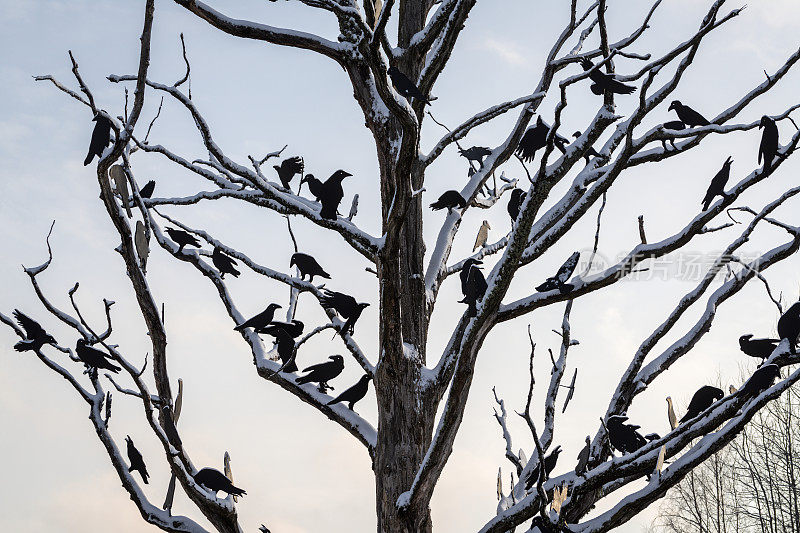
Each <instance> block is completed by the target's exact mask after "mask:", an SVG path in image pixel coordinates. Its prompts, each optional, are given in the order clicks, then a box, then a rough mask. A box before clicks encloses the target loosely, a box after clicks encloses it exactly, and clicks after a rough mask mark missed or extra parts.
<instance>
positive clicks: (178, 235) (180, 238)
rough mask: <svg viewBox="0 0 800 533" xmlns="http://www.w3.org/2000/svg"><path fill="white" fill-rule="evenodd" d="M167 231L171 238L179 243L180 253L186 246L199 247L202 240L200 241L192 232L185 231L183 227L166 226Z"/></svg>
mask: <svg viewBox="0 0 800 533" xmlns="http://www.w3.org/2000/svg"><path fill="white" fill-rule="evenodd" d="M165 231H166V232H167V234H168V235H169V238H170V239H172V240H173V241H175V242H176V243H178V253H180V252H181V251H182V250H183V247H184V246H194V247H197V248H199V247H200V241H198V240H197V239H196V238H195V237H194V236H193V235H192V234H190V233H188V232H186V231H183V230H182V229H173V228H166V229H165Z"/></svg>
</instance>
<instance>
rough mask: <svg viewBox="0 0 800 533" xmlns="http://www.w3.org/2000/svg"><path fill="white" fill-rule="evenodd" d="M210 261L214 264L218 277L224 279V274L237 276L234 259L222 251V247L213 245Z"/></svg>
mask: <svg viewBox="0 0 800 533" xmlns="http://www.w3.org/2000/svg"><path fill="white" fill-rule="evenodd" d="M211 261H212V262H213V263H214V266H215V267H217V269H218V270H219V277H220V278H221V279H225V274H230V275H231V276H233V277H234V278H238V277H239V274H241V272H239V271H238V270H236V264H237V263H236V260H235V259H233V258H232V257H230V256H228V255H226V254H225V253H223V251H222V248H220V247H219V246H215V247H214V253H212V254H211Z"/></svg>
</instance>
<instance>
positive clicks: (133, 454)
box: [125, 435, 150, 485]
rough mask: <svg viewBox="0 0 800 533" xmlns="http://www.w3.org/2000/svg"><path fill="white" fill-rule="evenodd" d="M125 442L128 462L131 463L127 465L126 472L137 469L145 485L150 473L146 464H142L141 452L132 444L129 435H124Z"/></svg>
mask: <svg viewBox="0 0 800 533" xmlns="http://www.w3.org/2000/svg"><path fill="white" fill-rule="evenodd" d="M125 442H126V443H127V444H128V462H129V463H130V464H131V466H129V467H128V472H133V471H134V470H136V471H138V472H139V475H140V476H142V481H144V484H145V485H147V484H148V481H147V478H149V477H150V474H148V473H147V466H145V464H144V458H142V454H141V453H139V450H137V449H136V446H134V445H133V439H131V436H130V435H126V436H125Z"/></svg>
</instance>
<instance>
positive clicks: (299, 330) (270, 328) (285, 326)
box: [256, 320, 305, 339]
mask: <svg viewBox="0 0 800 533" xmlns="http://www.w3.org/2000/svg"><path fill="white" fill-rule="evenodd" d="M304 327H305V325H304V324H303V323H302V322H300V321H299V320H292V321H291V322H270V323H269V324H267V325H265V326H262V327H259V328H257V329H256V333H261V334H264V335H272V336H273V337H274V336H275V333H276V332H277V331H283V332H284V333H286V334H287V335H289V337H291V338H293V339H296V338H297V337H299V336H300V335H302V334H303V328H304Z"/></svg>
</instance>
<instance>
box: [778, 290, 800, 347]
mask: <svg viewBox="0 0 800 533" xmlns="http://www.w3.org/2000/svg"><path fill="white" fill-rule="evenodd" d="M778 336H779V337H780V338H781V340H783V339H788V340H789V349H790V350H791V353H792V355H794V354H796V353H797V337H800V302H797V303H795V304H794V305H792V306H791V307H790V308H789V309H787V310H786V312H785V313H783V315H781V317H780V318H779V319H778Z"/></svg>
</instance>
